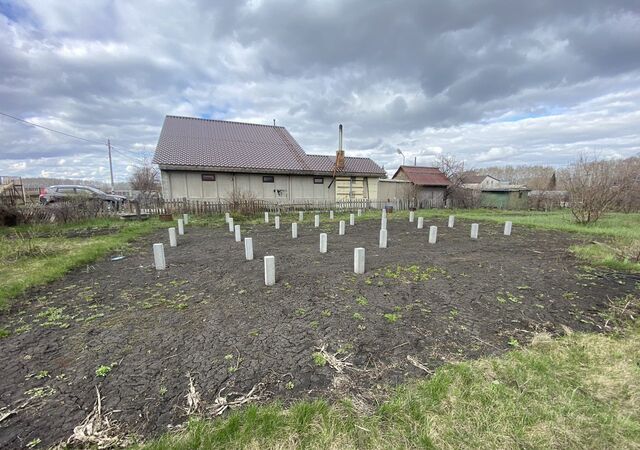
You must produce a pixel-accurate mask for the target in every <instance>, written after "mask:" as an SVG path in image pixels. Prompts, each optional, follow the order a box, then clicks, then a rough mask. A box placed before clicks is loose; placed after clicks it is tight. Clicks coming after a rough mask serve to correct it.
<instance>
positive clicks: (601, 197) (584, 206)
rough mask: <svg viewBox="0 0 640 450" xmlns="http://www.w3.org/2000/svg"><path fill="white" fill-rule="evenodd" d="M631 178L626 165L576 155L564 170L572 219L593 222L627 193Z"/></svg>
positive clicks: (631, 175)
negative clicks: (575, 159)
mask: <svg viewBox="0 0 640 450" xmlns="http://www.w3.org/2000/svg"><path fill="white" fill-rule="evenodd" d="M633 179H634V174H633V173H632V172H631V171H630V170H629V169H628V166H622V165H619V164H616V163H614V162H611V161H603V160H600V159H598V158H597V157H594V158H593V159H589V158H588V157H586V156H585V155H580V156H579V157H578V160H577V161H576V162H575V163H573V165H572V166H571V167H570V168H569V170H568V171H567V173H566V180H565V182H566V185H567V191H569V199H570V202H571V213H572V214H573V216H574V218H575V220H576V222H578V223H582V224H588V223H593V222H596V221H597V220H598V219H599V218H600V217H602V215H603V214H604V213H606V212H607V211H608V210H610V209H611V208H612V207H613V206H614V205H615V204H616V203H617V202H618V201H619V200H620V198H622V196H624V195H627V194H628V188H629V186H630V185H631V182H632V181H633Z"/></svg>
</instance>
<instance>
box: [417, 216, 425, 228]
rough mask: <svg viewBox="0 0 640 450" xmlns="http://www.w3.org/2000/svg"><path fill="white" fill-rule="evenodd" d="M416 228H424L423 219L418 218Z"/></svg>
mask: <svg viewBox="0 0 640 450" xmlns="http://www.w3.org/2000/svg"><path fill="white" fill-rule="evenodd" d="M418 228H419V229H422V228H424V217H418Z"/></svg>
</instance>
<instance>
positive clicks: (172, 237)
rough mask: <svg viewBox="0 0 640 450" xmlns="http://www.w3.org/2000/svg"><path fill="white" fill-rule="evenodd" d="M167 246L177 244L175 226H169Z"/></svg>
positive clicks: (175, 245)
mask: <svg viewBox="0 0 640 450" xmlns="http://www.w3.org/2000/svg"><path fill="white" fill-rule="evenodd" d="M169 246H171V247H177V246H178V238H177V237H176V228H175V227H171V228H169Z"/></svg>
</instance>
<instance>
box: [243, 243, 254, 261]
mask: <svg viewBox="0 0 640 450" xmlns="http://www.w3.org/2000/svg"><path fill="white" fill-rule="evenodd" d="M244 257H245V258H246V259H247V261H251V260H252V259H253V238H244Z"/></svg>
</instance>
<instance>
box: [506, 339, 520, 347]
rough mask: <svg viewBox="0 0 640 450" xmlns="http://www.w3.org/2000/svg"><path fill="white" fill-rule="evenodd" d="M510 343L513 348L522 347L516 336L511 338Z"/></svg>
mask: <svg viewBox="0 0 640 450" xmlns="http://www.w3.org/2000/svg"><path fill="white" fill-rule="evenodd" d="M509 345H510V346H511V347H513V348H517V347H520V342H518V340H517V339H516V338H514V337H511V338H509Z"/></svg>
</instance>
